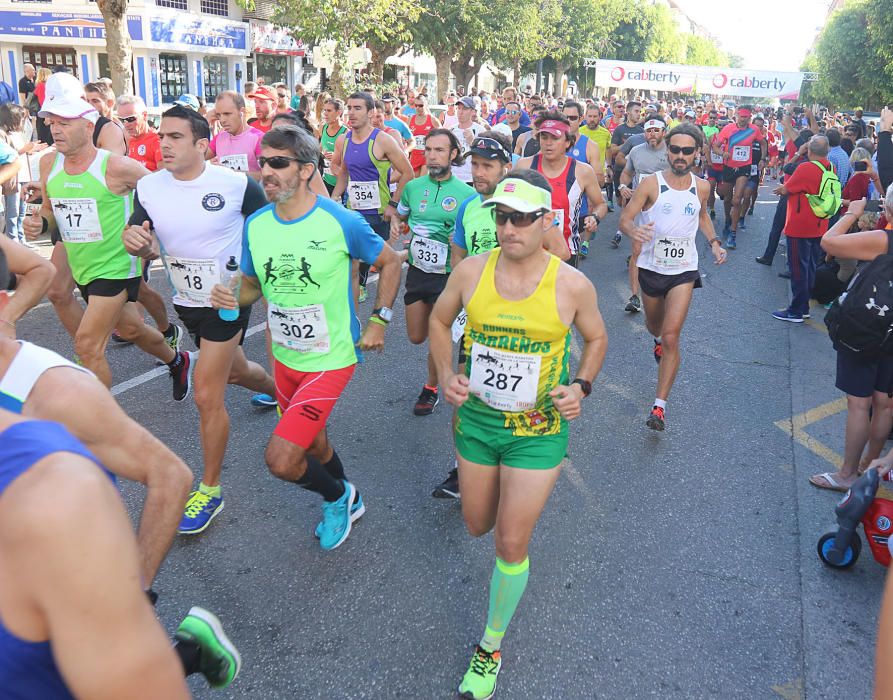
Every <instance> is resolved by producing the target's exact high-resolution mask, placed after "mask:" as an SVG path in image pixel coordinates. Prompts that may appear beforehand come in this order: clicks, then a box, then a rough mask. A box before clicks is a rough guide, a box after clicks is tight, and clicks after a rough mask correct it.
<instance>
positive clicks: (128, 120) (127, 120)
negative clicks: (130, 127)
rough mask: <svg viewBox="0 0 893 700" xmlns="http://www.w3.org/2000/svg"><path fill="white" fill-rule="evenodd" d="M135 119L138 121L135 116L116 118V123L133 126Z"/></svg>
mask: <svg viewBox="0 0 893 700" xmlns="http://www.w3.org/2000/svg"><path fill="white" fill-rule="evenodd" d="M137 119H139V117H138V116H136V115H135V114H134V115H133V116H132V117H118V121H122V122H124V123H126V124H133V122H135V121H136V120H137Z"/></svg>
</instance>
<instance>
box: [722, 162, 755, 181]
mask: <svg viewBox="0 0 893 700" xmlns="http://www.w3.org/2000/svg"><path fill="white" fill-rule="evenodd" d="M739 177H747V178H749V177H750V166H749V165H743V166H741V167H740V168H730V167H728V166H724V167H723V169H722V181H723V182H731V183H734V182H736V181H737V180H738V178H739Z"/></svg>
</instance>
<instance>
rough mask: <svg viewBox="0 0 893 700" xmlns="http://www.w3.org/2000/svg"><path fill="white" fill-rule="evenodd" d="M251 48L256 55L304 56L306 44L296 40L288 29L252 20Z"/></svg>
mask: <svg viewBox="0 0 893 700" xmlns="http://www.w3.org/2000/svg"><path fill="white" fill-rule="evenodd" d="M250 24H251V47H252V50H253V51H254V52H255V53H273V54H279V55H280V56H303V55H304V53H305V46H304V42H303V41H301V40H300V39H295V38H294V37H293V36H292V35H291V34H290V33H289V31H288V30H287V29H282V28H281V27H276V26H274V25H272V24H270V23H269V22H257V21H255V20H250Z"/></svg>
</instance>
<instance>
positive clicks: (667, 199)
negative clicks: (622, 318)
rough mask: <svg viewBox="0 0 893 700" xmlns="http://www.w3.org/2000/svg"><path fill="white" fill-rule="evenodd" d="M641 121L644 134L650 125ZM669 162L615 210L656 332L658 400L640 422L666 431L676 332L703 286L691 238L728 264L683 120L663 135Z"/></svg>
mask: <svg viewBox="0 0 893 700" xmlns="http://www.w3.org/2000/svg"><path fill="white" fill-rule="evenodd" d="M649 123H651V122H650V120H649V121H648V122H646V132H647V130H648V129H649V127H648V126H647V124H649ZM667 143H668V147H667V148H668V150H669V152H670V155H669V158H670V159H671V163H670V167H668V168H667V169H665V170H662V171H658V172H656V173H655V174H653V175H649V176H647V177H644V178H643V179H642V180H641V181H640V182H639V186H638V187H637V188H636V191H635V193H634V194H633V195H632V199H631V200H630V202H629V204H627V205H626V206H625V207H624V209H623V213H622V214H621V215H620V230H621V231H623V233H625V234H626V235H627V236H629V237H630V238H632V239H633V240H635V241H636V243H638V247H639V250H640V253H639V255H638V261H637V268H638V273H639V281H640V282H641V285H642V294H643V297H644V300H645V325H646V326H647V328H648V332H649V333H651V334H652V335H653V336H654V348H653V352H654V359H655V360H656V361H657V365H658V369H657V398H655V399H654V405H653V406H652V408H651V413H650V414H649V416H648V420H647V421H646V425H647V426H648V427H649V428H651V429H652V430H664V428H665V426H666V422H665V420H666V419H665V411H666V408H667V399H668V398H669V396H670V390H671V389H672V388H673V382H674V381H675V379H676V372H677V371H678V370H679V359H680V355H679V335H680V334H681V332H682V325H683V324H684V323H685V317H686V316H687V315H688V307H689V305H690V304H691V296H692V291H693V290H694V289H696V288H699V287H701V275H700V273H699V272H698V249H697V245H696V242H695V238H696V236H697V234H698V230H700V231H701V232H703V234H704V236H705V237H706V238H707V241H708V243H709V244H710V250H711V252H712V253H713V259H714V261H715V262H716V264H717V265H721V264H722V263H724V262H725V261H726V251H725V250H723V248H722V245H721V244H720V241H719V239H718V238H717V236H716V233H715V232H714V230H713V223H712V222H711V221H710V217H709V215H708V214H707V206H706V204H707V198H708V197H709V195H710V186H709V185H708V184H707V183H706V182H705V181H703V180H700V179H698V178H696V177H695V176H694V175H693V174H692V170H693V169H694V164H695V159H696V156H697V153H698V151H699V150H700V149H701V148H702V147H703V145H704V135H703V134H702V133H701V130H700V129H698V128H697V127H696V126H694V125H693V124H688V123H682V124H680V125H679V126H677V127H676V128H675V129H673V130H672V131H670V133H669V135H668V136H667Z"/></svg>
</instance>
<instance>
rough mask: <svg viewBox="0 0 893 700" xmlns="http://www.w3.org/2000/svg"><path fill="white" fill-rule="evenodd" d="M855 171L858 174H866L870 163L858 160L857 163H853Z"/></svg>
mask: <svg viewBox="0 0 893 700" xmlns="http://www.w3.org/2000/svg"><path fill="white" fill-rule="evenodd" d="M853 170H854V171H855V172H857V173H864V172H865V171H866V170H868V163H866V162H865V161H864V160H857V161H856V162H855V163H853Z"/></svg>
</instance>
